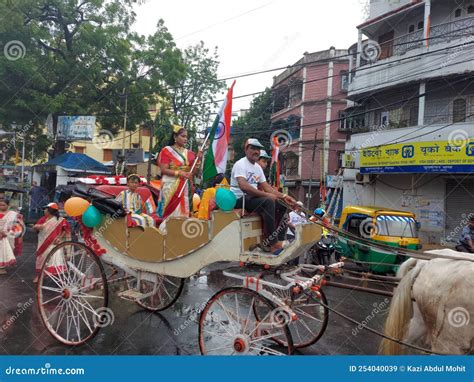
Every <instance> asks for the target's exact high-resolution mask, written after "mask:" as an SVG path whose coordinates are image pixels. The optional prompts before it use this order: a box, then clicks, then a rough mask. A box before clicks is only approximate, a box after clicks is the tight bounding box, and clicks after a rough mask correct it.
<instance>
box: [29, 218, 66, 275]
mask: <svg viewBox="0 0 474 382" xmlns="http://www.w3.org/2000/svg"><path fill="white" fill-rule="evenodd" d="M36 224H41V225H42V227H43V228H42V229H41V230H40V231H39V233H38V248H37V249H36V267H35V268H36V273H40V272H41V268H42V267H43V264H44V261H45V260H46V257H47V256H48V254H49V253H50V252H51V250H52V249H53V248H54V247H55V246H56V245H57V244H58V241H61V239H62V237H63V236H64V234H66V233H69V232H70V227H69V224H68V223H67V221H66V220H65V219H63V218H59V219H56V218H55V217H54V216H52V217H49V218H46V217H45V216H43V217H42V218H41V219H39V220H38V222H37V223H36ZM64 261H65V259H64V253H63V251H62V250H59V251H57V252H56V254H55V255H54V259H51V260H50V261H49V268H48V269H47V271H48V272H50V273H52V274H57V273H58V272H61V271H62V270H63V269H64V267H65V263H64Z"/></svg>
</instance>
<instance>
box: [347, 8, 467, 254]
mask: <svg viewBox="0 0 474 382" xmlns="http://www.w3.org/2000/svg"><path fill="white" fill-rule="evenodd" d="M460 4H461V5H460ZM358 30H359V38H358V43H357V44H356V45H354V46H353V47H351V48H350V49H349V51H350V54H351V57H350V58H351V60H350V76H349V82H350V83H349V86H348V99H349V105H348V106H349V107H348V109H347V110H346V111H344V112H343V113H341V124H340V131H342V132H346V133H347V134H348V139H347V143H346V156H345V159H346V160H345V167H346V169H345V170H344V205H351V204H354V205H371V206H382V207H390V208H395V209H401V210H409V211H412V212H415V213H416V215H417V218H418V220H419V222H420V223H421V227H420V236H421V238H422V240H423V241H424V243H432V244H440V243H443V244H444V243H446V244H448V245H449V243H451V244H454V242H455V241H456V240H457V239H458V236H459V232H460V230H461V229H462V228H463V226H464V225H465V224H466V222H467V215H468V214H469V213H470V212H474V174H473V173H474V83H473V79H474V61H473V60H472V57H473V55H474V38H473V32H474V2H469V1H463V2H459V1H454V0H453V1H451V0H431V1H430V0H426V1H419V0H418V1H416V0H414V1H389V0H384V1H382V0H372V1H371V10H370V19H369V20H368V21H366V22H365V23H363V24H362V25H359V26H358Z"/></svg>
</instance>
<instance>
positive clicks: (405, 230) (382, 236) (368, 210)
mask: <svg viewBox="0 0 474 382" xmlns="http://www.w3.org/2000/svg"><path fill="white" fill-rule="evenodd" d="M339 228H340V229H342V230H344V231H348V232H349V233H351V234H353V235H356V236H359V237H361V238H364V239H368V240H372V241H375V242H379V243H383V244H385V245H389V246H394V247H400V248H407V249H412V250H419V249H421V244H420V239H419V238H418V229H419V223H418V222H417V221H416V217H415V214H413V213H412V212H405V211H397V210H392V209H388V208H383V207H360V206H347V207H345V208H344V210H343V211H342V215H341V219H340V222H339ZM338 250H339V251H340V252H341V254H342V255H343V256H345V257H348V258H351V259H354V260H356V261H359V262H360V264H362V265H364V266H366V267H367V268H368V269H369V270H370V271H372V272H375V273H392V272H396V271H397V269H398V264H401V263H402V262H403V261H405V260H406V259H405V256H400V255H396V254H393V253H390V252H388V251H384V250H382V249H377V248H374V247H371V246H370V245H368V244H362V243H356V242H354V241H348V240H347V237H344V235H343V234H340V235H339V240H338ZM392 264H393V265H392Z"/></svg>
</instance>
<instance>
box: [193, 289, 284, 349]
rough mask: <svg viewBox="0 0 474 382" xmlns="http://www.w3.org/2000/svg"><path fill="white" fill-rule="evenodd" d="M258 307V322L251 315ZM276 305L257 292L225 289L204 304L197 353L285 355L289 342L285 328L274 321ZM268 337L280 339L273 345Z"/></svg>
mask: <svg viewBox="0 0 474 382" xmlns="http://www.w3.org/2000/svg"><path fill="white" fill-rule="evenodd" d="M255 304H258V305H259V307H260V312H261V313H262V316H261V317H262V319H257V318H256V316H255V315H254V314H253V310H254V307H253V306H254V305H255ZM277 310H278V309H277V308H276V305H275V304H274V303H273V302H271V301H270V300H268V299H267V298H265V297H263V296H261V295H260V294H258V293H257V292H255V291H253V290H250V289H247V288H241V287H231V288H225V289H222V290H221V291H219V292H217V293H216V294H215V295H214V296H212V297H211V298H210V299H209V301H208V302H207V304H206V306H205V308H204V310H203V311H202V312H201V316H200V318H199V349H200V351H201V354H203V355H285V354H291V352H292V350H293V341H292V338H291V334H290V331H289V329H288V325H287V324H286V323H284V322H279V321H278V320H275V312H276V311H277ZM272 337H281V338H284V339H285V340H284V343H285V344H284V345H283V346H280V345H275V343H274V342H273V341H272Z"/></svg>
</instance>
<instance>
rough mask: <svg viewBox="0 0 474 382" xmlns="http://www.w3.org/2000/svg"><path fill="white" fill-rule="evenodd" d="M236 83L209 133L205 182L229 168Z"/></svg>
mask: <svg viewBox="0 0 474 382" xmlns="http://www.w3.org/2000/svg"><path fill="white" fill-rule="evenodd" d="M234 85H235V81H234V83H233V84H232V86H231V87H230V88H229V90H228V91H227V96H226V97H225V100H224V102H223V103H222V106H221V108H220V110H219V113H217V116H216V119H215V120H214V123H213V124H212V127H211V131H210V132H209V142H211V144H210V145H209V150H208V151H207V153H206V156H205V158H204V171H203V181H204V182H206V181H208V180H210V179H212V178H214V177H215V176H216V175H217V174H224V173H225V169H226V166H227V155H228V147H229V142H230V124H231V116H232V92H233V89H234Z"/></svg>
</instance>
